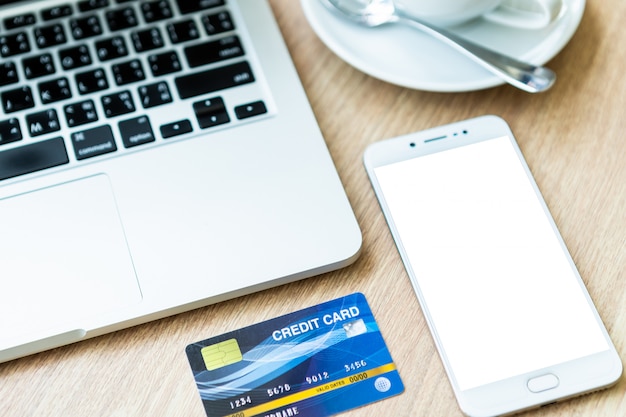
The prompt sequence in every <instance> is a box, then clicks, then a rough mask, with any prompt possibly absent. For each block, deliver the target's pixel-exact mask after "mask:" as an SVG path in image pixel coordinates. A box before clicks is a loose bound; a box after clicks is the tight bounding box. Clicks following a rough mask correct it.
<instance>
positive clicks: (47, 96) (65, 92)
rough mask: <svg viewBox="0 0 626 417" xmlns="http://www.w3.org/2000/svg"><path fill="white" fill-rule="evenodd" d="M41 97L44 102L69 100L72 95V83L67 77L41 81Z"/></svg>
mask: <svg viewBox="0 0 626 417" xmlns="http://www.w3.org/2000/svg"><path fill="white" fill-rule="evenodd" d="M38 87H39V97H41V102H42V103H44V104H49V103H54V102H57V101H61V100H67V99H68V98H71V97H72V91H71V90H70V83H69V81H68V80H67V78H65V77H61V78H57V79H55V80H50V81H45V82H42V83H39V86H38Z"/></svg>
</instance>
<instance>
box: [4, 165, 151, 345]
mask: <svg viewBox="0 0 626 417" xmlns="http://www.w3.org/2000/svg"><path fill="white" fill-rule="evenodd" d="M0 230H1V231H2V232H1V233H2V239H1V240H0V277H1V278H2V279H1V280H0V329H1V331H0V357H2V356H5V355H10V354H11V351H12V350H14V349H12V348H15V347H16V346H19V345H23V347H27V349H28V350H33V352H34V351H40V350H44V349H47V348H50V347H54V346H58V345H61V344H65V343H68V342H72V341H77V340H80V339H81V338H82V337H83V336H84V335H85V330H83V329H90V328H93V326H94V324H96V325H97V324H98V323H99V322H98V320H102V318H103V317H106V315H107V314H109V313H114V311H116V310H117V311H119V309H121V308H123V307H125V306H130V305H133V304H136V303H138V302H139V301H141V292H140V289H139V285H138V282H137V277H136V274H135V271H134V268H133V263H132V258H131V255H130V252H129V249H128V245H127V243H126V238H125V236H124V230H123V227H122V222H121V220H120V216H119V212H118V210H117V206H116V203H115V198H114V195H113V190H112V187H111V184H110V182H109V178H108V177H107V176H106V175H96V176H93V177H88V178H85V179H80V180H76V181H72V182H68V183H64V184H61V185H56V186H52V187H48V188H44V189H40V190H37V191H33V192H29V193H26V194H21V195H18V196H13V197H9V198H5V199H0ZM77 329H79V330H77ZM22 353H23V350H22Z"/></svg>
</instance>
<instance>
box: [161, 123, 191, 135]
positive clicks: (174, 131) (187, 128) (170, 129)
mask: <svg viewBox="0 0 626 417" xmlns="http://www.w3.org/2000/svg"><path fill="white" fill-rule="evenodd" d="M160 130H161V136H163V139H167V138H171V137H174V136H179V135H184V134H185V133H189V132H191V131H193V128H192V127H191V122H190V121H189V120H187V119H184V120H179V121H177V122H173V123H166V124H164V125H162V126H161V129H160Z"/></svg>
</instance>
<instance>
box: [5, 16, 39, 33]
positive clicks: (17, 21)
mask: <svg viewBox="0 0 626 417" xmlns="http://www.w3.org/2000/svg"><path fill="white" fill-rule="evenodd" d="M36 21H37V18H36V17H35V15H34V14H33V13H24V14H20V15H17V16H11V17H7V18H5V19H4V27H5V29H6V30H11V29H16V28H21V27H24V26H30V25H34V24H35V22H36Z"/></svg>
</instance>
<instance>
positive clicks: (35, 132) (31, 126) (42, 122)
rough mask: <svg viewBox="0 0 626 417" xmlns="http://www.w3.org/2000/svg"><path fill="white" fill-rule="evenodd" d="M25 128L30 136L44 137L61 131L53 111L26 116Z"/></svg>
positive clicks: (55, 113)
mask: <svg viewBox="0 0 626 417" xmlns="http://www.w3.org/2000/svg"><path fill="white" fill-rule="evenodd" d="M26 126H27V128H28V131H29V133H30V135H31V136H40V135H45V134H46V133H51V132H56V131H57V130H60V129H61V126H60V125H59V118H58V117H57V112H56V111H55V110H54V109H48V110H44V111H40V112H38V113H33V114H29V115H27V116H26Z"/></svg>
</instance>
